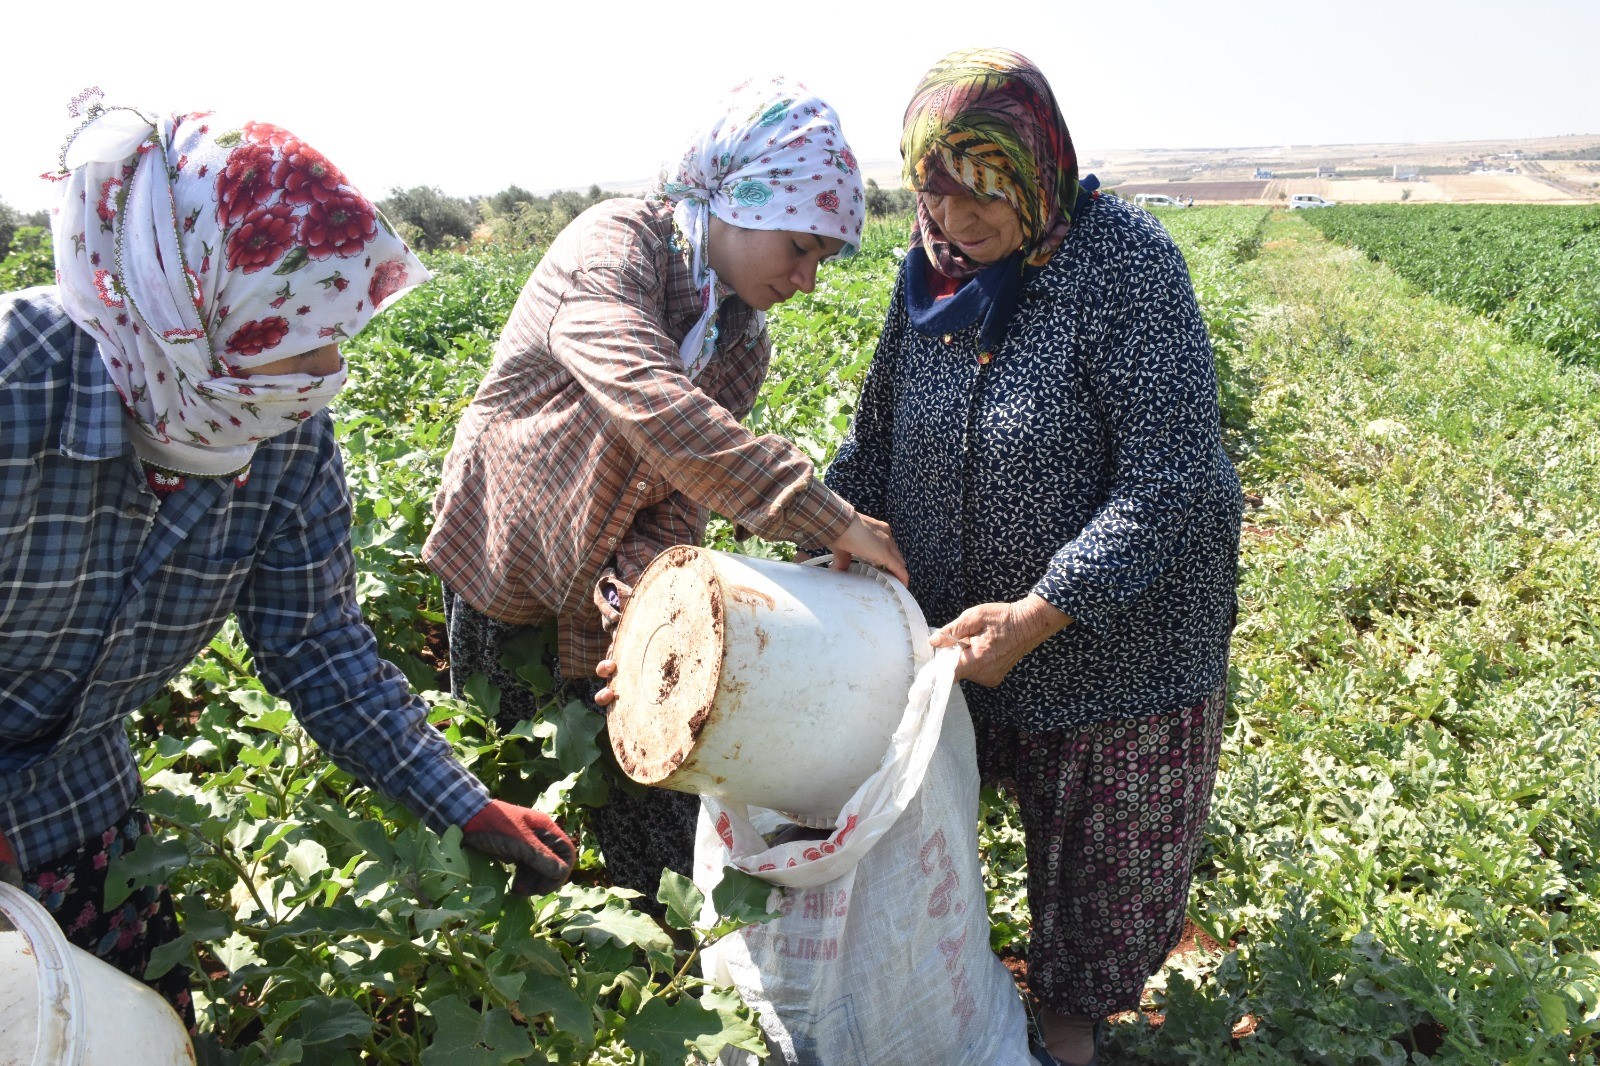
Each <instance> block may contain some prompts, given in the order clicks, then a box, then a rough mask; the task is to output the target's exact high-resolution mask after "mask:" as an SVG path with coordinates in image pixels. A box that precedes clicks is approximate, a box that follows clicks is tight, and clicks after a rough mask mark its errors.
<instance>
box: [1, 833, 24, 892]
mask: <svg viewBox="0 0 1600 1066" xmlns="http://www.w3.org/2000/svg"><path fill="white" fill-rule="evenodd" d="M0 881H4V882H5V883H6V884H8V885H15V886H16V887H18V888H21V887H22V867H21V866H20V865H19V864H18V863H17V853H16V852H14V851H12V850H11V842H10V841H9V840H7V839H6V835H5V834H4V833H0Z"/></svg>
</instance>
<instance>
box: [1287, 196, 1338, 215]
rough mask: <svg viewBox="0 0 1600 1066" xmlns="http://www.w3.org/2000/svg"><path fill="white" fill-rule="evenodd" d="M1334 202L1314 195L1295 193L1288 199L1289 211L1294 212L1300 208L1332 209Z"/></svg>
mask: <svg viewBox="0 0 1600 1066" xmlns="http://www.w3.org/2000/svg"><path fill="white" fill-rule="evenodd" d="M1333 206H1334V201H1332V200H1324V199H1323V198H1322V197H1320V196H1318V195H1316V194H1315V193H1309V192H1297V193H1295V194H1294V195H1293V196H1291V197H1289V210H1291V211H1295V210H1298V209H1299V208H1302V207H1333Z"/></svg>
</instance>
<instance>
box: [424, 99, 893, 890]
mask: <svg viewBox="0 0 1600 1066" xmlns="http://www.w3.org/2000/svg"><path fill="white" fill-rule="evenodd" d="M865 206H866V205H865V198H864V196H863V190H862V183H861V174H860V170H859V168H858V166H857V164H856V160H855V156H854V155H853V154H852V152H851V151H850V147H849V145H848V143H847V142H846V141H845V139H844V135H843V133H842V131H841V130H840V126H839V120H838V117H837V116H836V115H835V114H834V112H833V109H832V108H830V107H829V106H828V105H827V104H826V103H824V102H823V101H822V100H820V99H818V98H817V97H816V96H814V95H812V94H811V93H810V92H809V91H808V90H806V89H805V88H804V87H803V86H800V85H797V84H795V83H792V82H786V81H782V80H776V81H769V82H762V83H755V84H747V85H745V86H742V87H741V88H740V89H739V90H736V91H735V93H734V94H733V96H732V99H731V101H730V103H729V104H728V106H727V107H726V109H725V110H723V111H722V112H721V113H720V114H719V115H718V116H717V118H716V119H715V120H714V121H712V122H711V123H710V124H709V125H708V126H706V127H705V128H704V129H703V130H701V131H700V132H699V133H697V134H696V135H695V136H694V137H693V139H692V140H691V141H690V143H689V145H688V148H687V150H686V151H685V152H684V153H683V156H682V158H681V159H680V160H678V161H677V162H676V163H675V164H674V165H672V166H670V167H668V168H667V169H666V170H665V171H664V172H663V174H662V180H661V182H660V184H659V186H658V188H657V190H656V191H655V193H654V194H653V195H652V197H650V198H648V199H616V200H609V201H607V202H605V203H602V204H599V205H597V206H595V207H593V208H591V209H590V210H589V211H587V212H585V213H584V214H583V215H581V216H579V217H578V218H577V219H575V220H574V221H573V222H572V224H571V225H570V226H568V227H567V228H566V229H565V230H564V231H563V232H562V233H561V235H560V236H559V237H557V238H556V240H555V242H554V243H553V244H552V245H551V247H550V249H549V251H547V252H546V253H545V256H544V258H543V260H541V261H540V263H539V266H538V268H537V269H536V270H535V271H534V272H533V275H532V277H530V278H529V279H528V283H527V285H526V287H525V288H524V289H523V292H522V296H521V298H520V299H519V300H518V302H517V306H516V308H515V309H514V310H513V311H512V314H511V318H510V320H509V321H508V322H507V323H506V326H505V329H504V331H503V333H502V335H501V338H500V343H499V347H498V349H497V351H496V353H495V359H494V364H493V366H492V367H491V368H490V370H489V373H488V375H487V377H485V379H484V381H483V383H482V385H481V386H480V387H479V389H478V392H477V395H476V396H475V397H474V399H473V401H472V405H471V407H470V408H469V409H468V410H467V413H466V415H465V417H464V418H463V419H462V423H461V426H460V429H459V430H458V431H457V434H456V440H455V445H454V447H453V448H452V450H451V453H450V457H449V459H448V460H447V461H446V464H445V471H444V481H443V486H442V488H441V489H440V492H439V496H438V499H437V501H436V504H435V515H436V519H435V525H434V530H433V533H432V536H431V537H430V538H429V540H428V543H427V546H426V547H425V548H424V551H423V556H424V558H425V559H426V560H427V561H428V563H429V565H431V566H432V567H433V568H434V570H435V571H436V572H437V573H438V574H439V575H440V577H441V578H442V579H443V582H444V586H445V603H446V613H447V615H448V618H449V627H450V657H451V683H452V685H453V686H454V687H455V688H456V689H457V691H460V690H461V686H462V685H463V683H464V682H465V681H466V679H467V678H468V677H470V676H471V675H472V674H474V673H482V674H485V675H487V676H488V677H489V679H490V680H491V681H493V682H494V683H495V684H497V685H498V686H499V687H500V689H501V702H500V719H501V722H502V724H507V725H509V724H511V723H513V722H515V721H517V720H519V719H522V718H526V717H528V716H530V715H532V714H533V713H535V711H536V709H537V706H538V699H537V698H536V697H535V695H534V694H533V693H532V692H530V691H529V690H527V689H526V688H525V687H524V686H523V685H522V684H521V683H520V682H519V681H518V680H517V679H516V677H515V676H514V675H513V674H511V673H510V672H509V671H507V670H505V669H504V668H503V667H501V665H500V658H501V651H502V648H503V647H504V646H505V644H506V642H507V641H508V640H510V639H511V638H512V637H514V636H516V635H518V634H519V633H521V632H523V631H524V630H526V629H528V628H530V627H541V626H545V625H548V624H550V623H554V624H555V627H556V630H557V643H558V649H559V650H558V656H557V663H556V665H557V666H558V670H559V673H560V675H562V676H564V677H565V678H567V679H568V680H569V681H573V680H574V679H584V678H586V677H588V676H589V675H590V674H591V672H592V671H593V670H594V669H595V667H596V666H597V665H598V664H599V662H600V661H601V659H602V658H603V657H604V655H605V652H606V649H607V645H608V643H609V634H608V631H609V630H610V629H611V628H612V627H613V626H614V624H615V620H616V618H617V616H618V612H619V611H620V609H621V606H622V604H623V602H624V601H625V600H626V597H627V595H628V589H629V587H630V586H631V585H632V583H633V581H634V579H635V578H636V577H637V576H638V574H639V573H640V572H641V571H642V570H643V569H644V567H645V566H646V565H648V564H649V562H650V561H651V560H652V559H653V558H655V556H656V555H657V554H659V553H660V552H661V551H662V550H663V549H665V548H667V547H670V546H671V545H674V544H695V543H698V542H699V541H700V539H701V537H702V536H703V534H704V531H705V525H706V520H707V517H708V512H709V511H710V510H715V511H716V512H717V513H718V514H721V515H723V516H725V517H726V518H728V519H730V520H732V521H734V522H737V523H738V524H740V525H742V526H744V527H745V528H747V529H749V530H752V531H754V532H756V533H759V534H761V535H762V536H765V537H768V538H770V539H773V540H792V541H798V542H801V543H806V544H826V545H829V546H831V547H832V548H833V549H834V551H835V552H836V554H837V555H838V557H839V558H840V560H841V561H842V562H844V563H847V562H848V560H849V558H850V557H851V556H859V557H860V558H862V559H865V560H867V561H869V562H872V563H877V564H879V565H882V566H885V567H886V568H888V569H889V570H890V571H891V572H893V573H894V574H895V575H896V576H898V577H902V578H903V577H904V575H905V571H904V566H903V564H902V563H901V559H900V552H899V549H898V548H896V547H895V544H894V539H893V537H892V536H891V535H890V533H889V529H888V527H887V526H886V525H884V524H883V523H881V522H878V521H876V520H874V519H872V518H869V517H866V516H865V515H861V514H858V513H857V512H856V511H855V509H854V508H852V507H851V506H850V505H849V504H847V503H846V502H844V500H843V499H841V498H840V497H839V496H838V495H836V494H835V493H833V492H832V491H831V490H830V489H828V488H827V487H826V486H824V485H823V484H822V482H821V481H820V480H819V479H818V478H817V477H816V476H815V471H814V470H813V469H812V464H811V462H810V461H809V460H808V459H807V458H806V457H805V455H804V454H803V453H802V452H800V450H799V449H797V448H796V447H795V446H794V445H793V444H791V443H790V442H789V441H787V440H784V439H783V438H781V437H778V436H772V435H767V436H760V437H758V436H756V435H754V434H752V433H751V432H750V431H749V430H747V429H746V428H745V427H744V426H742V425H741V424H740V419H742V418H743V417H744V416H745V415H747V414H748V413H749V412H750V409H751V407H752V406H753V405H754V403H755V399H756V394H757V392H758V391H759V389H760V387H761V382H762V379H763V377H764V376H765V374H766V369H767V362H768V358H769V356H770V352H771V348H770V343H769V341H768V338H767V331H766V328H765V316H764V312H765V311H766V310H767V309H768V308H770V307H772V306H773V305H774V304H777V303H780V302H782V301H784V300H786V299H788V298H789V297H791V296H793V295H794V294H795V293H796V292H810V291H811V288H812V286H813V285H814V284H815V281H816V272H817V268H818V265H819V264H820V263H821V262H822V261H823V260H825V259H829V258H832V257H834V256H838V255H847V254H850V253H852V252H854V251H855V249H856V247H857V245H858V243H859V241H860V235H861V226H862V222H863V220H864V218H865V217H866V210H865ZM585 691H586V692H587V691H588V690H587V689H586V690H585ZM616 783H617V784H619V785H620V784H621V778H620V775H617V777H616ZM627 787H628V786H624V787H621V788H613V789H612V796H611V800H610V801H609V802H608V803H607V804H606V805H605V806H604V807H601V808H595V809H594V810H592V811H591V812H590V814H591V822H592V824H593V825H594V828H595V831H596V835H597V836H598V838H599V842H600V847H601V850H602V852H603V853H604V855H605V859H606V865H607V869H608V872H609V873H610V875H611V878H612V880H613V882H614V883H616V884H619V885H625V886H627V887H630V888H635V889H638V890H639V891H640V892H643V893H645V895H646V899H647V900H651V899H653V898H654V896H655V893H656V887H657V883H658V881H659V879H660V875H661V871H662V869H663V867H671V868H674V869H676V870H678V871H679V872H681V873H684V874H687V873H688V872H689V861H690V857H691V854H692V850H693V833H694V818H695V812H696V810H697V804H696V802H695V800H694V799H693V797H686V796H681V795H678V794H676V793H670V792H652V793H650V794H649V795H647V796H644V797H636V796H632V795H630V794H629V793H628V791H627ZM632 787H636V786H632Z"/></svg>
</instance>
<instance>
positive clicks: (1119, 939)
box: [826, 49, 1241, 1064]
mask: <svg viewBox="0 0 1600 1066" xmlns="http://www.w3.org/2000/svg"><path fill="white" fill-rule="evenodd" d="M901 152H902V155H903V158H904V165H905V180H906V183H907V185H909V186H910V187H911V188H912V189H914V190H916V193H917V218H916V225H915V229H914V230H913V232H912V235H911V252H910V253H909V254H908V255H907V256H906V259H905V264H904V267H903V269H902V271H901V274H900V278H899V282H898V284H897V285H896V288H895V293H894V299H893V302H892V304H891V306H890V309H889V316H888V320H887V322H886V323H885V325H884V329H883V334H882V337H881V339H880V341H879V345H878V350H877V353H876V355H875V356H874V358H873V362H872V365H871V369H870V370H869V371H868V375H867V380H866V382H865V384H864V386H863V388H862V394H861V399H860V403H859V405H858V407H857V412H856V417H855V423H854V425H853V426H852V428H851V432H850V436H849V438H848V439H847V440H846V442H845V443H844V445H843V446H842V447H841V448H840V450H839V454H838V456H837V458H836V459H835V460H834V461H833V464H832V465H831V466H830V467H829V468H828V472H827V478H826V480H827V483H828V485H829V486H830V487H832V488H834V489H836V490H838V492H839V493H840V494H841V495H843V496H844V497H845V498H846V499H848V500H850V501H851V502H852V503H854V504H855V505H856V506H857V507H860V508H863V509H866V510H869V511H871V512H872V513H873V514H876V515H881V516H883V517H884V518H886V519H888V520H889V522H890V523H891V524H892V525H893V527H894V530H895V534H896V536H897V537H898V539H899V541H900V545H901V547H902V549H903V550H904V552H905V557H906V568H907V569H908V570H909V571H910V575H911V582H910V586H911V591H912V593H913V595H915V596H916V598H917V601H918V602H919V603H920V604H921V605H922V608H923V610H924V612H925V613H926V614H927V616H928V621H929V622H930V623H932V624H934V625H939V626H942V627H943V628H942V629H941V630H940V631H939V632H938V633H937V634H935V637H934V640H933V642H934V643H935V644H936V645H940V646H951V645H956V646H959V647H960V648H961V659H960V665H959V667H958V673H957V676H958V677H961V678H963V679H964V687H965V690H966V694H967V699H968V704H969V706H970V707H971V709H972V713H973V717H974V720H975V725H976V727H977V735H978V745H979V760H980V763H981V768H982V770H983V772H984V775H985V777H986V779H988V780H990V781H1001V782H1004V783H1006V785H1007V786H1008V787H1009V788H1010V790H1011V791H1012V792H1013V794H1014V795H1015V797H1016V799H1017V801H1018V803H1019V806H1020V809H1021V813H1022V820H1023V826H1024V830H1025V833H1026V838H1027V854H1028V903H1029V907H1030V908H1031V911H1032V917H1033V926H1032V940H1031V945H1030V948H1029V954H1028V987H1029V989H1030V990H1031V991H1032V992H1033V993H1034V994H1035V995H1036V996H1037V997H1038V998H1039V999H1040V1001H1041V1002H1042V1005H1043V1008H1044V1009H1043V1011H1042V1014H1041V1025H1040V1028H1041V1035H1042V1037H1043V1040H1044V1043H1045V1045H1046V1047H1047V1049H1048V1050H1046V1049H1043V1048H1042V1049H1040V1050H1039V1051H1038V1057H1039V1059H1040V1061H1041V1062H1046V1063H1048V1062H1051V1061H1057V1062H1061V1063H1074V1064H1076V1063H1083V1062H1095V1061H1098V1045H1099V1036H1100V1033H1101V1031H1102V1028H1103V1027H1102V1025H1101V1024H1100V1023H1101V1019H1103V1018H1105V1017H1106V1016H1107V1015H1109V1014H1112V1013H1114V1012H1118V1011H1124V1010H1132V1009H1135V1008H1137V1007H1138V1005H1139V1000H1140V994H1141V992H1142V990H1143V988H1144V984H1145V980H1146V979H1147V978H1148V977H1149V976H1150V974H1152V973H1153V972H1155V970H1156V968H1157V967H1159V966H1160V965H1161V963H1162V961H1163V960H1164V958H1165V956H1166V953H1167V951H1168V950H1169V949H1170V948H1172V947H1173V946H1174V945H1175V944H1176V942H1177V939H1178V936H1179V934H1180V933H1181V930H1182V925H1183V916H1184V909H1185V902H1186V899H1187V895H1188V889H1189V878H1190V866H1191V864H1192V862H1193V860H1194V856H1195V852H1196V848H1197V846H1198V844H1199V840H1200V832H1201V829H1202V828H1203V827H1204V825H1205V821H1206V814H1207V810H1208V804H1209V801H1210V796H1211V789H1212V784H1213V781H1214V779H1215V774H1216V767H1217V756H1218V748H1219V744H1220V738H1221V728H1222V713H1223V707H1224V703H1225V698H1226V692H1227V687H1226V686H1227V665H1228V642H1229V635H1230V633H1231V630H1232V625H1233V618H1234V581H1235V575H1234V571H1235V567H1236V560H1237V554H1238V542H1239V514H1240V509H1241V496H1240V491H1239V481H1238V478H1237V476H1236V475H1235V474H1234V471H1233V467H1232V465H1231V464H1230V463H1229V461H1228V457H1227V455H1226V454H1225V453H1224V451H1223V448H1222V437H1221V425H1220V414H1219V411H1218V406H1217V381H1216V372H1215V369H1214V365H1213V361H1212V355H1211V348H1210V344H1209V342H1208V340H1207V337H1206V330H1205V324H1204V323H1203V322H1202V320H1201V318H1200V313H1199V310H1198V308H1197V307H1196V305H1195V299H1194V292H1193V290H1192V288H1191V286H1190V283H1189V275H1188V270H1187V268H1186V267H1185V265H1184V262H1183V257H1182V256H1181V255H1180V254H1179V252H1178V250H1177V248H1176V247H1175V246H1174V245H1173V243H1172V241H1171V239H1170V238H1169V237H1168V236H1167V234H1166V232H1165V231H1164V230H1163V229H1162V228H1161V226H1160V224H1159V223H1157V222H1156V221H1155V220H1154V219H1153V218H1152V217H1151V216H1150V215H1148V214H1146V213H1145V212H1143V211H1140V210H1138V209H1136V208H1133V207H1131V206H1129V205H1127V204H1125V203H1123V202H1122V201H1121V200H1117V199H1115V198H1112V197H1100V196H1097V195H1095V193H1094V191H1093V186H1094V185H1095V184H1096V183H1095V182H1093V180H1092V179H1090V180H1088V181H1085V182H1084V183H1082V184H1080V182H1079V180H1078V170H1077V160H1076V157H1075V155H1074V152H1073V147H1072V140H1071V138H1070V136H1069V135H1068V133H1067V127H1066V124H1065V122H1064V121H1063V119H1062V116H1061V112H1060V109H1059V108H1058V107H1057V105H1056V101H1055V97H1054V96H1053V94H1052V93H1051V91H1050V87H1049V85H1048V84H1047V83H1046V82H1045V79H1044V76H1043V75H1042V74H1041V73H1040V72H1039V70H1038V69H1037V68H1036V67H1034V66H1033V65H1032V64H1031V63H1029V62H1028V61H1027V60H1026V59H1024V58H1023V57H1022V56H1020V55H1017V54H1016V53H1014V52H1008V51H1004V50H999V49H974V50H968V51H962V52H957V53H954V54H952V55H950V56H947V57H946V58H945V59H943V60H941V61H940V62H939V63H938V64H937V65H935V66H934V68H933V69H932V70H931V71H929V72H928V74H927V76H926V77H925V78H924V80H923V82H922V84H921V85H920V86H919V87H918V89H917V91H916V94H915V95H914V96H913V98H912V101H911V105H910V107H909V108H907V110H906V119H905V130H904V136H903V138H902V140H901ZM1052 1055H1053V1056H1054V1059H1053V1060H1052V1058H1051V1056H1052Z"/></svg>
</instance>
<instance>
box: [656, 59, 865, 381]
mask: <svg viewBox="0 0 1600 1066" xmlns="http://www.w3.org/2000/svg"><path fill="white" fill-rule="evenodd" d="M653 195H654V196H656V197H657V198H658V199H662V200H668V201H671V202H672V203H675V204H676V205H677V207H676V208H675V209H674V210H673V219H674V220H675V221H676V223H677V226H678V230H679V232H681V233H682V234H683V235H684V238H685V239H686V240H687V241H688V243H689V247H690V249H691V267H692V269H693V270H694V280H695V285H696V287H697V288H699V290H700V294H701V298H702V300H704V302H705V310H704V311H703V312H702V314H701V316H700V320H699V321H698V322H696V323H695V325H694V328H693V329H691V330H690V331H689V335H688V336H686V337H685V338H684V339H683V343H682V344H681V345H680V346H679V349H678V350H679V355H680V356H681V357H682V358H683V365H684V367H685V368H686V369H687V370H688V371H689V376H690V377H691V378H692V377H694V376H695V375H696V374H698V373H699V372H700V370H701V368H703V367H704V366H705V364H706V363H707V361H709V360H710V358H711V355H712V353H713V352H715V351H716V347H717V336H716V325H715V323H716V316H717V301H716V298H715V295H714V294H715V291H716V284H717V275H716V272H715V271H713V270H712V269H711V263H710V260H709V256H708V255H707V251H706V241H707V237H708V234H709V233H710V227H711V223H710V217H711V216H712V215H716V216H717V217H718V218H720V219H722V221H724V222H726V223H728V224H729V225H733V226H738V227H740V228H741V229H759V230H789V231H793V232H795V233H817V234H821V235H822V236H824V237H837V238H839V239H840V240H842V241H844V244H845V247H844V250H843V251H842V252H841V253H840V255H841V256H849V255H853V254H854V253H855V251H856V249H857V248H858V247H859V246H860V244H861V224H862V222H863V221H864V220H865V219H866V217H867V205H866V195H865V193H864V191H863V189H862V185H861V168H860V167H859V166H857V164H856V157H855V153H854V152H852V151H851V150H850V145H849V143H848V142H846V141H845V139H844V132H843V130H842V129H841V127H840V125H839V116H838V115H837V114H835V113H834V110H833V108H831V107H829V106H828V105H827V104H826V103H824V102H823V101H822V99H821V98H819V97H817V96H816V95H815V94H813V93H812V92H811V90H809V89H807V88H806V87H805V86H804V85H801V84H800V83H798V82H792V81H787V80H785V79H783V78H773V79H771V80H769V81H764V82H745V83H744V84H742V85H740V86H739V87H738V88H736V89H734V91H733V93H732V95H731V96H730V97H729V99H728V102H727V105H726V107H725V109H724V110H723V112H722V113H721V114H720V115H718V116H717V118H716V119H715V120H714V121H713V122H712V123H711V124H710V125H708V126H706V127H705V128H704V129H703V130H701V131H700V132H699V133H698V134H696V135H695V137H694V139H693V140H692V141H691V142H690V144H689V147H688V149H687V150H686V151H685V152H684V153H683V158H682V159H680V160H678V162H677V163H676V164H675V165H671V166H669V167H667V168H664V169H663V171H662V173H661V177H660V180H659V182H658V184H657V186H656V188H655V190H654V193H653ZM761 320H762V319H761V316H760V315H757V323H758V324H759V323H760V321H761Z"/></svg>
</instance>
